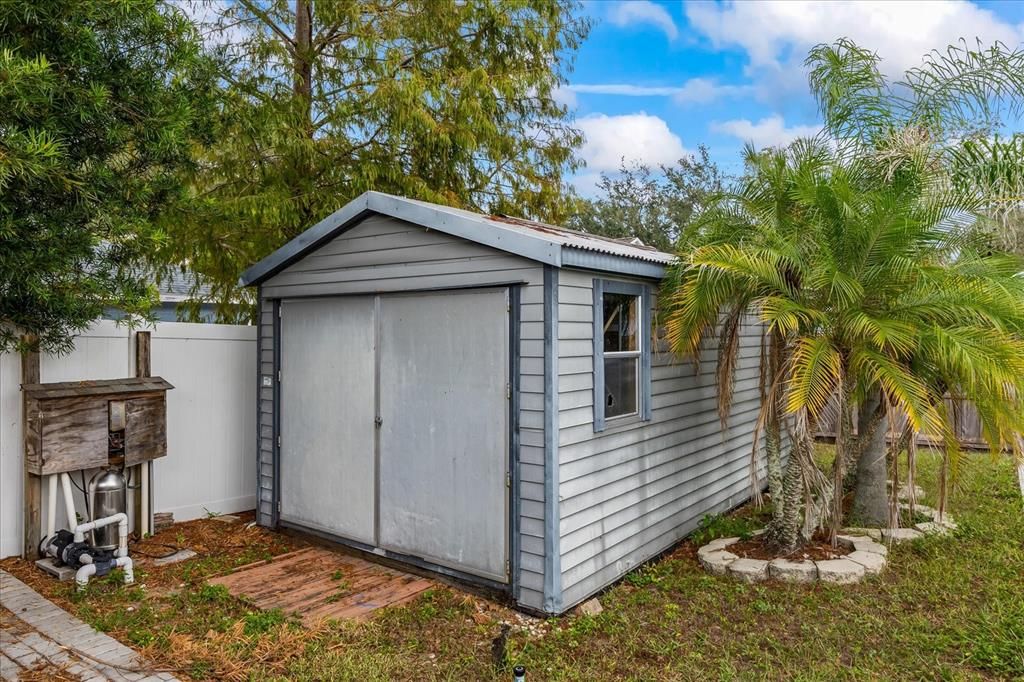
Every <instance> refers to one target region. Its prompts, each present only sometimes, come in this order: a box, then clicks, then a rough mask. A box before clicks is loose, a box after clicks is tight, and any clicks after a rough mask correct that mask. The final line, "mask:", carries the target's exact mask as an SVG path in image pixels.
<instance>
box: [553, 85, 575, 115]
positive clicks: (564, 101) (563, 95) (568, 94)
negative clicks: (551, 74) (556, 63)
mask: <svg viewBox="0 0 1024 682" xmlns="http://www.w3.org/2000/svg"><path fill="white" fill-rule="evenodd" d="M551 99H553V100H555V102H557V103H558V104H561V105H563V106H566V107H569V109H570V110H574V109H575V108H576V106H577V104H578V102H577V101H576V93H575V92H573V89H572V87H566V86H564V85H563V86H559V87H557V88H555V89H554V90H552V91H551Z"/></svg>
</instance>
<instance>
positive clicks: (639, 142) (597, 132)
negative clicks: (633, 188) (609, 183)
mask: <svg viewBox="0 0 1024 682" xmlns="http://www.w3.org/2000/svg"><path fill="white" fill-rule="evenodd" d="M576 127H578V128H579V129H580V130H581V131H583V135H584V136H585V138H586V141H585V142H584V143H583V147H582V149H580V156H581V157H582V158H583V160H584V161H586V162H587V169H588V170H589V171H590V172H591V173H594V172H600V171H609V172H614V171H617V170H618V169H619V166H621V165H622V161H623V160H625V161H626V162H627V163H630V162H634V161H638V162H641V163H647V164H652V165H656V164H661V163H663V164H672V163H675V162H676V161H677V160H679V159H680V158H681V157H683V156H685V155H686V149H685V148H684V147H683V141H682V140H681V139H679V136H678V135H676V134H675V133H673V132H672V131H671V130H670V129H669V127H668V124H667V123H666V122H665V121H664V120H663V119H661V118H659V117H657V116H651V115H650V114H647V113H644V112H642V111H641V112H638V113H635V114H624V115H621V116H608V115H606V114H591V115H589V116H584V117H583V118H580V119H577V120H576Z"/></svg>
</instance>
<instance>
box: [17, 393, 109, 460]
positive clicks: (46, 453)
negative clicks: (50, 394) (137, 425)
mask: <svg viewBox="0 0 1024 682" xmlns="http://www.w3.org/2000/svg"><path fill="white" fill-rule="evenodd" d="M36 402H37V404H38V408H37V409H34V410H33V411H34V412H35V414H33V415H32V419H31V421H32V422H34V423H32V424H28V423H26V428H25V432H26V435H29V434H30V432H31V434H32V435H33V438H34V437H35V433H38V442H37V443H36V442H33V443H29V442H28V441H26V448H35V447H38V448H39V449H40V452H39V454H38V456H37V455H32V456H31V457H30V458H29V459H30V460H31V461H32V462H33V464H34V465H35V464H36V463H38V464H39V466H36V467H35V468H34V471H33V473H35V474H40V475H47V474H57V473H61V472H65V471H77V470H79V469H91V468H94V467H100V466H104V465H106V463H107V451H108V442H107V434H108V415H107V403H106V401H104V400H97V399H96V398H95V397H94V396H80V397H74V398H55V399H51V400H38V401H36Z"/></svg>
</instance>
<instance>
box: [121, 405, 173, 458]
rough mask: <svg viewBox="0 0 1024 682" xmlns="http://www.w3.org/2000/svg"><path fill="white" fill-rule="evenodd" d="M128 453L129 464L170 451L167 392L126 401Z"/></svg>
mask: <svg viewBox="0 0 1024 682" xmlns="http://www.w3.org/2000/svg"><path fill="white" fill-rule="evenodd" d="M126 402H127V406H126V408H125V410H126V412H127V415H128V422H127V423H128V426H127V428H126V429H125V434H124V435H125V438H124V457H125V464H126V465H127V466H133V465H135V464H138V463H139V462H145V461H148V460H152V459H157V458H160V457H164V456H166V455H167V398H166V396H165V394H160V395H158V396H149V397H145V398H132V399H131V400H128V401H126Z"/></svg>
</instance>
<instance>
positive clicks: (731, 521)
mask: <svg viewBox="0 0 1024 682" xmlns="http://www.w3.org/2000/svg"><path fill="white" fill-rule="evenodd" d="M757 529H758V525H757V524H756V523H754V522H753V521H751V520H750V519H746V518H741V517H736V516H722V515H721V514H713V515H712V514H709V515H707V516H705V517H704V518H703V519H701V520H700V525H699V526H697V530H695V531H694V532H693V535H692V536H690V537H691V539H692V540H693V543H694V544H695V545H697V546H700V545H706V544H707V543H709V542H711V541H712V540H717V539H718V538H734V537H738V538H740V539H741V540H749V539H750V538H751V537H753V534H754V531H756V530H757Z"/></svg>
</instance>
